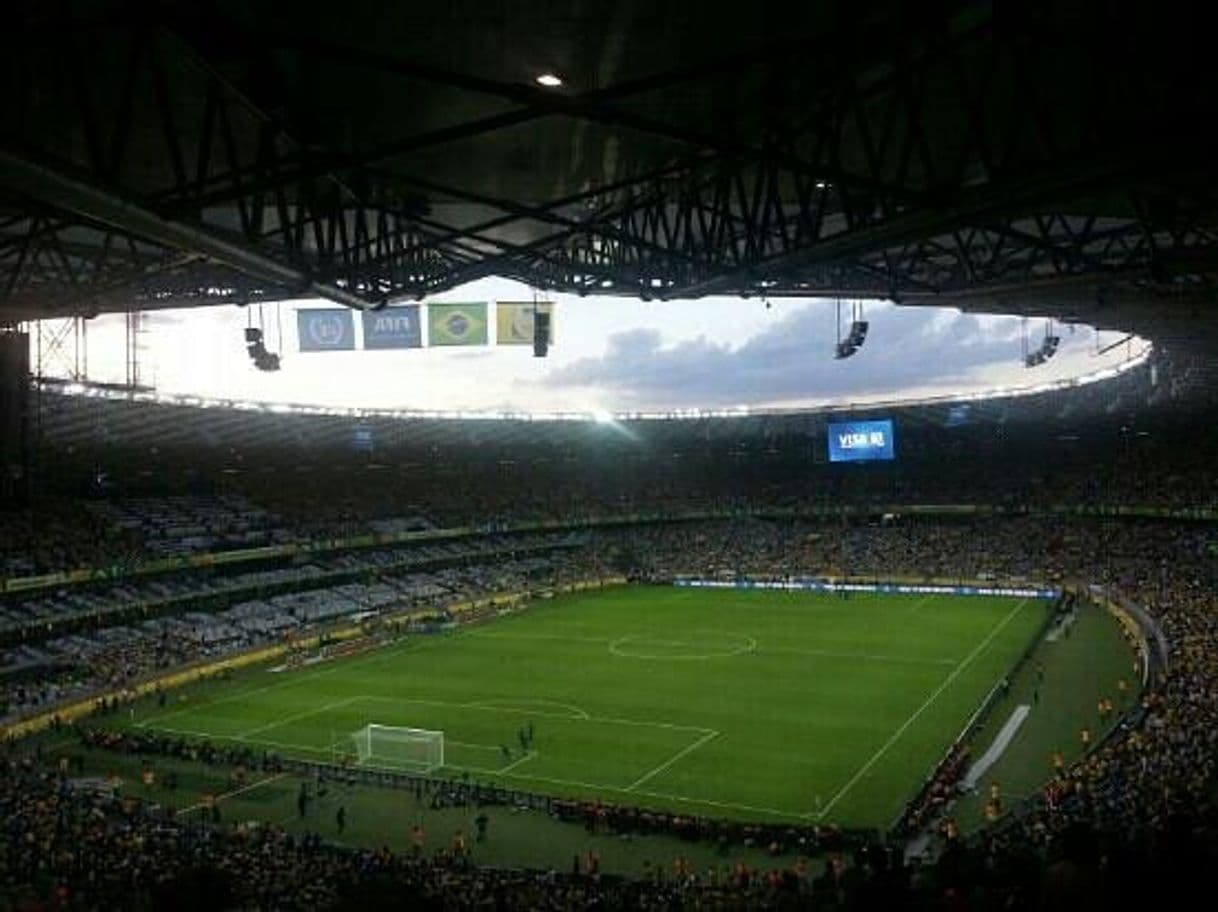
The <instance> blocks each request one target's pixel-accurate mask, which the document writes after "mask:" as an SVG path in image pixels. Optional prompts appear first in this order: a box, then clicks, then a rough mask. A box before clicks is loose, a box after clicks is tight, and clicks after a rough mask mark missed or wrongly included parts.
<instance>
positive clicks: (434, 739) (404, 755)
mask: <svg viewBox="0 0 1218 912" xmlns="http://www.w3.org/2000/svg"><path fill="white" fill-rule="evenodd" d="M351 737H352V739H353V740H354V741H355V754H356V757H357V758H358V760H359V765H360V766H379V767H385V768H389V769H401V770H408V771H410V772H415V773H429V772H431V771H432V770H435V769H439V768H440V767H442V766H443V765H444V732H442V731H428V730H427V729H423V728H402V727H400V726H396V725H365V726H364V727H363V728H361V729H360V730H359V731H357V732H354V733H353V734H352V735H351Z"/></svg>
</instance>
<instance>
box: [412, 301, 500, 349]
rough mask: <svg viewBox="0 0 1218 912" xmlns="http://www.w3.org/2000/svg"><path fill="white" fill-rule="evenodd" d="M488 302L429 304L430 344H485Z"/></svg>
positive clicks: (428, 326) (428, 328) (428, 327)
mask: <svg viewBox="0 0 1218 912" xmlns="http://www.w3.org/2000/svg"><path fill="white" fill-rule="evenodd" d="M486 338H487V335H486V303H485V302H480V303H475V304H428V305H427V344H428V345H485V344H486Z"/></svg>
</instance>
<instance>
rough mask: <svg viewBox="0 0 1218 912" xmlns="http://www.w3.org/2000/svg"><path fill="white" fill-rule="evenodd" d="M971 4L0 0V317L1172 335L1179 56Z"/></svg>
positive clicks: (1196, 147) (1189, 320) (1185, 105)
mask: <svg viewBox="0 0 1218 912" xmlns="http://www.w3.org/2000/svg"><path fill="white" fill-rule="evenodd" d="M998 7H999V4H997V3H993V2H991V3H985V2H982V3H977V2H963V0H961V2H952V0H940V2H933V3H927V2H910V3H902V2H895V0H889V2H881V3H869V4H859V3H852V2H847V0H833V2H822V3H809V4H802V5H797V6H794V7H791V6H788V5H782V6H779V5H770V4H764V3H763V4H744V5H740V4H734V5H714V4H706V3H702V2H697V3H695V2H692V0H673V2H665V3H662V4H657V3H652V2H649V0H622V2H616V3H592V2H570V0H568V2H542V0H517V2H512V3H490V2H487V0H450V2H448V3H444V4H425V5H418V4H408V5H398V6H395V7H386V6H385V5H384V4H377V3H364V2H348V3H341V4H328V5H325V6H318V7H316V8H310V9H306V8H303V7H301V6H299V5H291V6H282V5H280V4H274V3H270V2H268V0H241V2H237V0H214V2H211V3H207V4H198V3H193V2H189V3H188V2H176V0H166V2H150V3H132V2H126V0H64V2H62V3H55V4H45V3H33V2H28V3H18V4H13V5H10V6H9V7H6V9H5V10H4V11H3V13H2V14H0V15H2V16H3V20H4V21H3V28H0V48H2V50H3V53H2V54H0V72H2V73H3V74H4V76H3V78H4V84H5V87H6V89H7V90H8V91H7V92H6V98H7V100H8V104H7V106H6V111H5V116H4V118H3V119H0V321H3V320H5V319H7V320H9V321H16V320H24V319H30V318H36V317H40V316H45V315H51V314H75V313H85V314H88V313H93V312H97V311H109V310H126V309H130V308H132V307H133V306H135V307H139V308H142V309H148V308H153V307H166V306H182V305H188V304H209V303H221V302H232V301H239V302H240V301H253V300H269V299H279V298H285V297H296V296H300V295H302V294H306V293H307V294H315V295H321V296H323V297H328V298H331V299H333V300H337V301H341V302H343V303H346V304H349V305H351V306H354V307H375V306H380V305H382V304H384V303H385V302H386V301H391V300H397V299H402V298H411V297H420V296H425V295H428V294H431V293H433V292H437V291H441V290H445V289H448V288H452V287H455V286H457V285H459V284H461V283H463V282H465V281H467V280H469V279H471V278H476V277H479V276H483V275H488V274H498V275H504V276H509V277H515V278H519V279H522V280H524V281H527V282H529V283H530V284H532V285H534V286H537V287H543V288H555V289H562V290H567V291H576V292H578V291H581V290H582V291H587V290H591V289H597V290H598V291H602V292H611V293H616V294H623V295H633V296H637V295H644V296H652V297H699V296H702V295H707V294H711V293H720V294H722V293H729V294H735V293H741V294H748V293H754V294H761V293H765V294H768V295H771V296H776V295H782V294H798V295H803V296H806V295H812V294H835V293H843V294H851V295H863V294H871V295H878V296H887V297H895V298H897V299H899V300H902V301H908V302H915V303H916V302H920V301H927V300H933V301H936V302H939V303H954V304H957V305H960V306H963V307H966V308H982V309H990V310H1007V311H1024V312H1031V313H1044V314H1052V315H1054V316H1058V317H1062V318H1067V319H1079V320H1085V321H1087V322H1089V323H1092V324H1094V325H1097V326H1105V327H1115V328H1122V329H1128V330H1132V331H1136V332H1139V333H1141V334H1143V335H1147V336H1150V337H1152V338H1156V339H1162V338H1163V337H1164V336H1165V335H1167V336H1175V337H1177V338H1190V339H1191V338H1194V337H1196V336H1197V335H1198V328H1197V325H1196V320H1197V317H1198V316H1204V314H1199V312H1198V308H1199V305H1198V302H1199V301H1203V300H1207V299H1208V297H1209V296H1210V295H1211V292H1212V287H1213V286H1212V280H1213V277H1214V274H1215V272H1216V268H1218V263H1216V261H1215V256H1214V254H1215V250H1216V248H1215V238H1216V232H1218V220H1216V219H1215V215H1216V212H1218V208H1216V206H1215V201H1214V195H1213V189H1214V188H1213V165H1212V162H1213V152H1214V149H1213V140H1212V138H1211V136H1212V130H1211V129H1210V128H1211V126H1212V123H1213V122H1214V120H1215V117H1214V115H1215V113H1216V112H1215V107H1216V106H1218V96H1216V95H1215V94H1214V93H1212V92H1209V91H1208V90H1206V89H1205V87H1206V86H1207V85H1208V76H1209V72H1208V71H1209V63H1210V60H1209V54H1210V48H1209V47H1208V40H1209V31H1208V30H1207V29H1205V28H1203V27H1201V25H1202V24H1201V23H1199V22H1197V23H1194V22H1190V21H1182V20H1180V19H1175V18H1173V17H1172V16H1170V15H1169V14H1168V13H1167V11H1165V10H1164V8H1163V7H1162V5H1142V6H1140V7H1134V8H1131V9H1127V10H1122V14H1121V15H1120V16H1114V15H1111V12H1110V10H1109V8H1108V7H1106V6H1105V5H1104V4H1100V3H1093V2H1087V0H1069V2H1053V3H1047V2H1021V3H1014V4H1006V5H1002V6H1001V11H999V9H998ZM1197 15H1200V13H1199V12H1198V13H1197ZM544 74H552V75H555V76H557V77H559V79H560V80H561V85H551V86H545V85H541V84H539V83H538V81H537V78H538V77H539V76H542V75H544ZM1209 322H1210V321H1206V323H1205V326H1204V327H1203V328H1206V329H1208V325H1209Z"/></svg>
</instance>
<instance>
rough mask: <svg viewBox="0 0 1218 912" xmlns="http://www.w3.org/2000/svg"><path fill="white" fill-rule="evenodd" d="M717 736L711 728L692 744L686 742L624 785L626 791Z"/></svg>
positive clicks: (656, 774)
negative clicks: (651, 768) (661, 761)
mask: <svg viewBox="0 0 1218 912" xmlns="http://www.w3.org/2000/svg"><path fill="white" fill-rule="evenodd" d="M718 737H719V732H717V731H713V730H712V731H711V732H709V733H708V734H705V735H703V736H702V737H701V738H699V739H698V740H697V741H695V742H694V743H693V744H688V745H686V746H685V747H684V748H683V749H682V750H679V751H677V752H676V753H675V754H673V755H672V756H671V757H669V758H668V759H667V760H665V761H664V762H663V763H661V764H660V765H659V766H657V767H656V768H655V769H653V770H651V771H650V772H646V773H644V774H643V775H642V776H640V777H639V778H638V779H636V780H635V781H634V782H632V783H631V784H630V785H628V786H627V787H626V791H628V792H633V791H634V790H635V789H636V788H638V787H639V786H640V785H642V784H643V783H644V782H647V781H648V780H650V779H653V778H655V777H656V776H658V775H659V774H660V773H662V772H664V770H666V769H668V768H669V767H670V766H672V765H673V764H674V763H676V762H677V761H678V760H680V759H681V758H682V757H684V756H685V755H686V754H691V753H693V752H694V751H696V750H697V749H698V748H700V747H701V746H702V745H703V744H705V743H706V742H708V741H710V740H712V739H714V738H718Z"/></svg>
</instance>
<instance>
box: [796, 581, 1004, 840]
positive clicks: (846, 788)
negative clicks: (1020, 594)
mask: <svg viewBox="0 0 1218 912" xmlns="http://www.w3.org/2000/svg"><path fill="white" fill-rule="evenodd" d="M1027 603H1028V600H1027V599H1023V600H1022V601H1020V603H1019V604H1018V605H1016V606H1015V607H1014V608H1012V609H1011V611H1010V613H1009V614H1008V615H1007V616H1006V617H1004V618H1003V619H1002V620H1001V621H999V622H998V623H997V624H996V625H995V626H994V629H993V630H991V631H990V632H989V635H988V636H986V638H985V639H984V640H982V641H981V642H980V643H978V644H977V646H976V647H975V648H974V649H973V651H972V652H970V653H969V654H968V655H966V656H965V657H964V658H963V659H962V660H961V662H960V664H959V665H957V666H956V667H955V668H954V669H953V670H952V673H951V674H949V675H948V676H947V678H946V679H945V680H944V681H943V683H942V684H940V685H939V686H938V687H936V688H935V689H934V691H932V692H931V695H930V696H929V697H927V698H926V701H925V702H924V703H923V704H922V705H921V706H919V707H918V708H917V709H915V710H914V711H913V714H912V715H911V716H910V717H909V718H908V719H906V720H905V722H904V723H903V724H902V725H901V727H900V728H898V729H897V730H896V731H895V732H893V733H892V737H890V738H889V739H888V740H887V741H885V742H884V743H883V744H882V745H880V749H879V750H877V751H876V752H875V753H874V754H872V755H871V758H870V759H869V760H868V761H867V762H866V763H864V764H863V765H862V766H860V767H859V768H858V771H857V772H855V774H854V775H853V776H851V777H850V780H849V781H848V782H847V783H846V784H845V785H843V786H842V787H841V789H839V790H838V793H837V794H836V795H834V796H833V797H832V798H831V799H829V803H828V804H826V805H825V806H824V807H823V808H821V809H820V810H819V811H810V812H808V813H806V814H804V817H805V818H808V817H815V818H816V819H817V820H823V819H824V818H825V815H827V814H828V813H829V812H830V811H831V810H833V806H834V805H836V804H837V803H838V802H839V801H841V800H842V798H844V797H845V796H846V794H847V793H848V792H850V790H851V789H853V788H854V787H855V786H856V785H858V783H859V780H860V779H862V778H863V777H864V776H866V775H867V773H868V772H869V771H870V770H871V768H872V767H873V766H875V765H876V764H877V763H879V762H880V760H881V759H882V758H883V756H884V755H885V754H886V753H888V751H889V749H890V748H891V747H892V746H893V745H894V744H896V743H897V741H899V740H900V738H901V736H902V735H903V734H905V732H906V731H907V730H908V729H909V727H910V726H911V725H913V724H914V723H915V722H917V721H918V718H919V717H920V716H921V715H922V713H924V712H926V710H927V709H929V708H930V706H931V704H933V703H934V702H935V700H937V699H939V695H940V694H941V693H943V691H945V690H947V688H948V687H950V686H951V683H952V681H954V680H956V678H957V677H958V676H959V675H960V673H961V672H962V671H964V669H966V668H967V667H968V666H969V665H971V664H972V662H973V659H975V658H977V656H979V655H981V653H982V652H983V651H984V650H985V648H986V647H987V646H989V645H990V643H991V642H993V640H994V637H996V636H998V634H999V633H1001V632H1002V631H1003V629H1005V628H1006V626H1007V624H1009V623H1011V621H1012V620H1014V618H1015V615H1017V614H1019V612H1020V611H1022V610H1023V608H1024V605H1026V604H1027Z"/></svg>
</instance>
